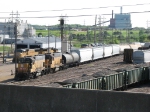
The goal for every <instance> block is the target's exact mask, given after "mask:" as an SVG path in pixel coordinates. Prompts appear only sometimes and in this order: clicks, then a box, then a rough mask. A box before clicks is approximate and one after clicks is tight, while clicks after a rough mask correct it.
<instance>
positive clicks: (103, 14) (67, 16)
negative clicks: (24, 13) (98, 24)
mask: <svg viewBox="0 0 150 112" xmlns="http://www.w3.org/2000/svg"><path fill="white" fill-rule="evenodd" d="M149 12H150V11H142V12H127V13H122V14H138V13H149ZM115 14H120V13H115ZM101 15H105V16H106V15H112V14H111V13H110V14H101ZM89 16H95V14H89V15H74V16H39V17H36V16H35V17H19V18H60V17H89ZM8 18H10V17H0V19H8Z"/></svg>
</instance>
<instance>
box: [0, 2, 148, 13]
mask: <svg viewBox="0 0 150 112" xmlns="http://www.w3.org/2000/svg"><path fill="white" fill-rule="evenodd" d="M140 5H150V3H142V4H134V5H121V6H104V7H95V8H94V7H93V8H92V7H91V8H80V9H60V10H58V9H54V10H39V11H22V12H19V13H30V12H48V11H67V10H89V9H101V8H112V7H129V6H130V7H131V6H140ZM0 13H10V12H0Z"/></svg>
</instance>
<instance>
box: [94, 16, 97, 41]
mask: <svg viewBox="0 0 150 112" xmlns="http://www.w3.org/2000/svg"><path fill="white" fill-rule="evenodd" d="M96 21H97V15H96V16H95V27H94V43H96V26H97V25H96Z"/></svg>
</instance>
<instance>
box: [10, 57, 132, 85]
mask: <svg viewBox="0 0 150 112" xmlns="http://www.w3.org/2000/svg"><path fill="white" fill-rule="evenodd" d="M129 65H130V66H134V65H133V64H125V63H123V55H119V56H113V57H109V58H105V59H101V60H97V61H94V62H90V63H86V64H82V65H80V66H78V67H72V68H68V69H65V70H63V71H58V72H56V73H53V74H47V75H43V76H38V77H37V78H36V79H30V80H25V81H17V82H16V81H12V82H8V83H7V84H12V85H21V86H42V85H45V84H50V83H53V82H62V81H64V80H67V79H72V78H78V77H81V76H82V75H83V74H86V75H88V76H91V75H92V74H93V73H96V72H98V71H101V70H107V69H108V70H115V69H118V68H122V67H126V66H129Z"/></svg>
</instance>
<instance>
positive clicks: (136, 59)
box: [133, 50, 150, 63]
mask: <svg viewBox="0 0 150 112" xmlns="http://www.w3.org/2000/svg"><path fill="white" fill-rule="evenodd" d="M148 62H150V51H149V50H147V51H141V50H137V51H134V52H133V63H148Z"/></svg>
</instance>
